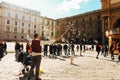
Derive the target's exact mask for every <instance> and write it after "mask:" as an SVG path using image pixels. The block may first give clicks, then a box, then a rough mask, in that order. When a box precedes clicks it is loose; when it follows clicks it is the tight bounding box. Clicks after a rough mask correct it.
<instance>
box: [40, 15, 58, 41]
mask: <svg viewBox="0 0 120 80" xmlns="http://www.w3.org/2000/svg"><path fill="white" fill-rule="evenodd" d="M55 34H56V20H54V19H51V18H47V17H43V16H41V17H40V35H41V38H42V39H43V40H49V39H55V38H56V37H55V36H56V35H55Z"/></svg>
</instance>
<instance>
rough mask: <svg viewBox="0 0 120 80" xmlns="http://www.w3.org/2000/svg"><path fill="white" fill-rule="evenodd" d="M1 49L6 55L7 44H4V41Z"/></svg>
mask: <svg viewBox="0 0 120 80" xmlns="http://www.w3.org/2000/svg"><path fill="white" fill-rule="evenodd" d="M3 50H4V53H6V55H7V44H6V42H4V44H3Z"/></svg>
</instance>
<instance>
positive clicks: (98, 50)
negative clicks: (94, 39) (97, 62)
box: [96, 43, 101, 59]
mask: <svg viewBox="0 0 120 80" xmlns="http://www.w3.org/2000/svg"><path fill="white" fill-rule="evenodd" d="M96 51H97V56H96V59H99V58H98V56H99V54H100V51H101V48H100V45H99V43H97V44H96Z"/></svg>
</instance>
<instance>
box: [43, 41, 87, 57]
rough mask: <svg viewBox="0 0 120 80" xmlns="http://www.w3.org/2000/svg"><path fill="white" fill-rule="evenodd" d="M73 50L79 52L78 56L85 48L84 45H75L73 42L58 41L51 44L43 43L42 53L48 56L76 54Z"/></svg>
mask: <svg viewBox="0 0 120 80" xmlns="http://www.w3.org/2000/svg"><path fill="white" fill-rule="evenodd" d="M75 50H77V52H80V56H82V52H85V50H86V48H85V45H81V44H80V45H77V46H75V44H73V43H72V44H67V43H65V44H59V43H53V44H45V45H44V46H43V53H44V54H43V55H44V56H48V55H49V56H50V57H56V56H62V55H65V56H70V55H76V54H75Z"/></svg>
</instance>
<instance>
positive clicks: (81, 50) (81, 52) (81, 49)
mask: <svg viewBox="0 0 120 80" xmlns="http://www.w3.org/2000/svg"><path fill="white" fill-rule="evenodd" d="M80 56H82V44H81V43H80Z"/></svg>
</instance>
